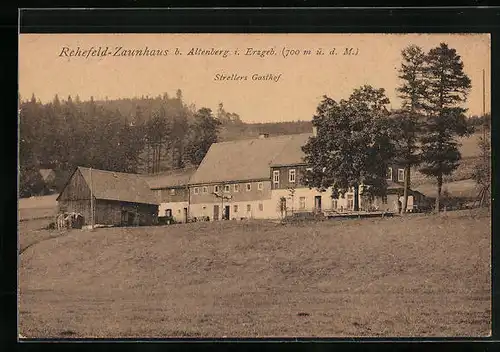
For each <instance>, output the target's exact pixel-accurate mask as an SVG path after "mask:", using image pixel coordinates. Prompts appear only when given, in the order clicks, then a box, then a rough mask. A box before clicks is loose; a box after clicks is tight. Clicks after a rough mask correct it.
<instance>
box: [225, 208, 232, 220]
mask: <svg viewBox="0 0 500 352" xmlns="http://www.w3.org/2000/svg"><path fill="white" fill-rule="evenodd" d="M225 208H226V210H225V212H224V218H225V219H226V220H229V219H231V217H230V216H229V209H230V208H231V206H229V205H226V206H225Z"/></svg>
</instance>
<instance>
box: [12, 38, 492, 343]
mask: <svg viewBox="0 0 500 352" xmlns="http://www.w3.org/2000/svg"><path fill="white" fill-rule="evenodd" d="M490 64H491V62H490V36H489V34H20V36H19V234H18V236H19V237H18V240H19V246H20V253H19V268H18V270H19V308H18V314H19V334H20V335H19V336H21V337H25V338H172V337H193V338H222V337H224V338H235V337H248V338H253V337H258V338H269V337H338V338H346V337H457V336H458V337H463V336H475V337H485V336H490V334H491V314H492V312H491V214H490V201H491V196H490V179H491V167H490V158H491V153H490V121H491V113H490V111H491V110H490V106H491V104H490V99H491V96H490V86H491V82H490V78H491V67H490V66H491V65H490Z"/></svg>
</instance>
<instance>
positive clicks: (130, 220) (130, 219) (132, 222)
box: [128, 212, 135, 226]
mask: <svg viewBox="0 0 500 352" xmlns="http://www.w3.org/2000/svg"><path fill="white" fill-rule="evenodd" d="M128 225H129V226H134V225H135V214H134V213H132V212H129V213H128Z"/></svg>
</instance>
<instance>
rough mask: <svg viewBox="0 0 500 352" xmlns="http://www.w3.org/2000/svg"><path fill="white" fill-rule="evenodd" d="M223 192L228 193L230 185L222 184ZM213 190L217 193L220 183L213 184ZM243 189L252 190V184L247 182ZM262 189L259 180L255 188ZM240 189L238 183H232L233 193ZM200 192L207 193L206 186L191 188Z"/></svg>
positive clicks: (194, 191) (195, 191) (262, 186)
mask: <svg viewBox="0 0 500 352" xmlns="http://www.w3.org/2000/svg"><path fill="white" fill-rule="evenodd" d="M223 188H224V193H229V192H231V185H224V187H223ZM213 189H214V192H215V193H219V192H220V191H221V189H222V186H220V185H215V186H214V188H213ZM245 189H246V191H247V192H250V191H251V190H252V184H251V183H247V184H246V185H245ZM263 189H264V183H263V182H259V183H257V190H259V191H262V190H263ZM239 191H240V185H239V184H237V183H235V184H233V192H235V193H238V192H239ZM200 192H201V193H202V194H207V193H208V186H203V187H194V188H193V193H194V194H200Z"/></svg>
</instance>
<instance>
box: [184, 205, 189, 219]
mask: <svg viewBox="0 0 500 352" xmlns="http://www.w3.org/2000/svg"><path fill="white" fill-rule="evenodd" d="M184 222H188V208H184Z"/></svg>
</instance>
